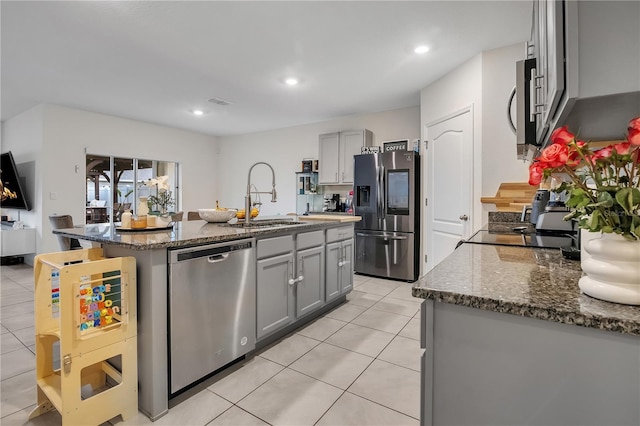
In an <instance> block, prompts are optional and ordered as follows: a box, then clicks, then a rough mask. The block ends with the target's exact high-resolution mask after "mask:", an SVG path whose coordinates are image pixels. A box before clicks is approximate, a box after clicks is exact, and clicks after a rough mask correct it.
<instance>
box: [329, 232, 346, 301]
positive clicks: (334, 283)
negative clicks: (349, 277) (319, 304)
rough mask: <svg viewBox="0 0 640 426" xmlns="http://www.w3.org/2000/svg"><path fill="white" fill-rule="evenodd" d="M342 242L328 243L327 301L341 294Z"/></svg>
mask: <svg viewBox="0 0 640 426" xmlns="http://www.w3.org/2000/svg"><path fill="white" fill-rule="evenodd" d="M341 254H342V244H340V242H337V243H330V244H327V262H326V265H327V267H326V268H325V270H326V279H325V286H326V288H325V293H326V296H327V302H329V301H330V300H333V299H335V298H336V297H338V296H340V279H341V278H340V270H341V269H342V268H341V267H340V266H338V264H339V263H340V262H341Z"/></svg>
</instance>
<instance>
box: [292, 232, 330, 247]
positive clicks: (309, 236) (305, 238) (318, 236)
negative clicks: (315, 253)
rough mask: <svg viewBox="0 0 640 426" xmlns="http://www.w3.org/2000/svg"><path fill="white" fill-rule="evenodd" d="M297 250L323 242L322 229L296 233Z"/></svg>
mask: <svg viewBox="0 0 640 426" xmlns="http://www.w3.org/2000/svg"><path fill="white" fill-rule="evenodd" d="M297 240H298V247H297V248H298V250H302V249H306V248H309V247H316V246H319V245H322V244H324V231H313V232H305V233H303V234H298V237H297Z"/></svg>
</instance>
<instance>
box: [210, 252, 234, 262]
mask: <svg viewBox="0 0 640 426" xmlns="http://www.w3.org/2000/svg"><path fill="white" fill-rule="evenodd" d="M228 258H229V253H224V254H214V255H213V256H209V257H208V258H207V262H209V263H218V262H222V261H223V260H227V259H228Z"/></svg>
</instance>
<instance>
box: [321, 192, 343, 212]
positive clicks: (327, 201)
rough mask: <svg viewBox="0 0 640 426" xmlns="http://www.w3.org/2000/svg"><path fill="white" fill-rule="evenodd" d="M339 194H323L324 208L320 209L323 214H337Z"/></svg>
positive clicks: (339, 205)
mask: <svg viewBox="0 0 640 426" xmlns="http://www.w3.org/2000/svg"><path fill="white" fill-rule="evenodd" d="M340 207H341V204H340V194H324V206H323V208H322V210H323V211H325V212H337V211H340Z"/></svg>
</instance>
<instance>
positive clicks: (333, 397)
mask: <svg viewBox="0 0 640 426" xmlns="http://www.w3.org/2000/svg"><path fill="white" fill-rule="evenodd" d="M0 278H1V286H0V287H1V290H2V292H1V296H0V324H1V326H2V327H1V329H0V330H1V332H2V341H1V346H0V349H1V355H0V356H1V364H0V367H1V369H0V371H1V379H2V382H1V385H2V387H1V394H0V396H1V405H0V424H2V425H3V426H9V425H60V424H61V418H60V416H59V415H58V414H57V413H55V412H53V413H47V414H46V415H44V416H41V417H38V418H36V419H35V420H33V421H31V422H30V421H28V419H27V416H28V414H29V412H30V411H31V409H32V408H33V407H34V405H35V403H36V389H35V355H34V352H35V349H34V321H33V287H34V283H33V270H32V268H31V267H29V266H28V265H14V266H3V267H2V268H1V271H0ZM354 282H355V288H354V290H353V291H352V292H351V293H350V294H349V295H348V297H347V299H348V301H347V303H344V304H343V305H341V306H339V307H337V308H336V309H334V310H332V311H331V312H328V313H327V314H326V315H324V316H323V317H320V318H319V319H317V320H315V321H314V322H312V323H311V324H309V325H307V326H305V327H304V328H302V329H299V330H297V331H296V332H295V333H292V334H290V335H288V336H286V337H285V338H283V339H282V340H280V341H279V342H276V343H275V344H273V345H271V346H270V347H267V348H265V349H264V350H262V351H260V352H259V353H258V354H257V355H255V356H253V357H251V358H250V359H247V360H246V361H244V362H243V364H242V366H241V367H239V368H236V369H233V371H232V372H225V373H222V374H220V375H219V376H223V377H216V378H214V379H212V380H211V384H210V385H209V386H208V387H207V388H204V389H202V390H201V391H199V392H197V393H196V392H194V395H192V396H190V397H189V398H187V399H186V400H184V401H182V402H180V403H178V404H176V405H174V406H172V408H171V409H170V410H169V413H168V414H167V415H165V416H164V417H162V418H160V419H158V420H157V421H155V422H153V423H152V422H151V421H150V420H149V419H148V418H146V417H145V416H144V415H143V414H141V413H139V414H138V416H136V417H135V418H133V419H130V420H128V421H126V422H122V420H121V419H120V418H115V419H112V420H111V422H110V423H111V424H114V425H118V426H120V425H127V426H128V425H149V424H154V425H156V424H157V425H194V426H201V425H211V426H213V425H268V424H271V425H297V426H301V425H334V426H337V425H417V424H418V423H419V421H418V419H419V414H420V405H419V394H420V373H419V360H420V343H419V340H418V339H419V330H420V323H419V319H418V318H419V306H420V303H419V300H417V299H415V298H413V297H412V296H411V285H410V284H407V283H401V282H396V281H388V280H383V279H378V278H370V277H364V276H359V275H356V276H355V277H354ZM207 384H209V382H207ZM107 425H108V424H107Z"/></svg>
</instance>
